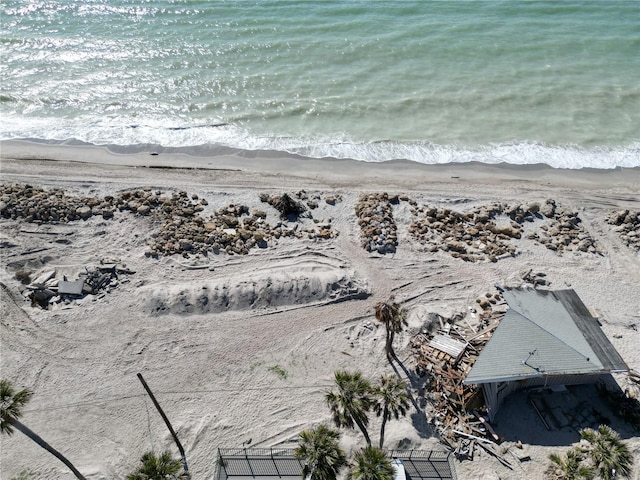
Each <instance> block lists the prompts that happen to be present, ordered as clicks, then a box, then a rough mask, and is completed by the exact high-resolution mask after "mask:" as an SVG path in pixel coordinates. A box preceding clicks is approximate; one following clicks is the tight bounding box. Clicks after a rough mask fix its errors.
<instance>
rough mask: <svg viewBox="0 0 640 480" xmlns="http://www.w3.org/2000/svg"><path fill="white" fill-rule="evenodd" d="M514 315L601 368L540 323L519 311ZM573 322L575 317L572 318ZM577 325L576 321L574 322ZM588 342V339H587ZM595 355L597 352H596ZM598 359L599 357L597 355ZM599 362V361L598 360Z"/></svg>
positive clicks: (599, 366)
mask: <svg viewBox="0 0 640 480" xmlns="http://www.w3.org/2000/svg"><path fill="white" fill-rule="evenodd" d="M509 308H510V309H511V306H509ZM514 313H517V314H518V316H520V317H522V318H524V319H525V320H526V321H528V322H529V323H531V324H533V325H534V326H535V327H537V328H538V329H539V330H542V331H543V332H545V333H546V334H547V335H550V336H552V337H553V338H555V339H556V340H558V341H559V342H560V343H561V344H563V345H564V346H565V347H568V348H569V349H570V350H573V351H574V352H576V353H577V354H578V355H580V356H581V357H582V358H584V359H585V360H586V361H587V362H589V363H590V364H592V365H593V366H594V367H598V368H601V367H602V365H596V364H595V363H593V362H592V360H591V357H587V356H586V355H585V354H584V353H582V352H581V351H580V350H577V349H576V348H574V347H572V346H571V345H569V344H568V343H567V342H565V341H564V340H563V339H561V338H560V337H558V336H557V335H554V334H553V333H551V332H550V331H549V330H547V329H546V328H543V327H542V326H541V325H540V324H539V323H536V322H534V321H533V320H532V319H531V318H529V317H527V316H526V315H523V314H522V313H520V312H519V311H517V310H515V309H514ZM571 319H572V320H573V317H572V318H571ZM574 323H575V321H574ZM578 331H580V335H582V336H583V338H584V335H583V333H582V330H580V329H579V328H578ZM585 341H586V338H585ZM594 353H595V352H594ZM596 357H597V355H596ZM598 360H599V359H598Z"/></svg>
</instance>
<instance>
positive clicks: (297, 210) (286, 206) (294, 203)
mask: <svg viewBox="0 0 640 480" xmlns="http://www.w3.org/2000/svg"><path fill="white" fill-rule="evenodd" d="M302 196H305V198H306V192H304V191H303V190H302V191H301V192H299V194H298V197H302ZM260 201H261V202H264V203H268V204H269V205H271V206H272V207H273V208H275V209H276V210H278V212H280V218H281V219H282V220H287V219H290V220H293V221H295V220H297V219H298V217H299V216H301V215H304V214H305V212H306V211H307V208H306V207H305V206H304V205H303V204H302V202H300V201H298V200H296V199H295V198H292V197H291V196H290V195H289V194H288V193H283V194H282V195H276V196H274V197H272V196H270V195H267V194H266V193H263V194H261V195H260ZM316 206H317V203H316Z"/></svg>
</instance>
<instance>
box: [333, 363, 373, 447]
mask: <svg viewBox="0 0 640 480" xmlns="http://www.w3.org/2000/svg"><path fill="white" fill-rule="evenodd" d="M334 376H335V382H336V387H337V391H333V390H332V391H330V392H329V393H327V395H326V396H325V400H326V402H327V405H328V406H329V409H330V410H331V413H332V414H333V421H334V423H335V424H336V427H338V428H340V427H346V428H354V425H357V426H358V428H359V429H360V431H361V432H362V434H363V435H364V439H365V440H366V442H367V445H371V439H370V438H369V434H368V432H367V425H368V424H369V417H368V416H367V414H368V413H369V410H371V406H372V404H373V400H372V388H371V384H370V383H369V381H368V380H366V379H365V378H363V377H362V373H360V372H358V371H356V372H353V373H351V372H347V371H346V370H338V371H337V372H335V374H334Z"/></svg>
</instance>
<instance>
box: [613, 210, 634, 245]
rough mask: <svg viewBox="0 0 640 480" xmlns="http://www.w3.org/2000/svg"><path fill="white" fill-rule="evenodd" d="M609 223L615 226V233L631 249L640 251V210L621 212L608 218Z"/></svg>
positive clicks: (614, 213)
mask: <svg viewBox="0 0 640 480" xmlns="http://www.w3.org/2000/svg"><path fill="white" fill-rule="evenodd" d="M607 223H609V224H610V225H615V226H614V227H613V231H614V232H617V233H618V235H620V238H621V239H622V241H623V242H624V243H625V244H626V245H627V246H629V247H631V248H634V249H635V250H637V251H640V210H619V211H616V212H612V213H611V214H610V215H609V216H608V217H607Z"/></svg>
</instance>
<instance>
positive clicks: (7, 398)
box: [0, 379, 85, 480]
mask: <svg viewBox="0 0 640 480" xmlns="http://www.w3.org/2000/svg"><path fill="white" fill-rule="evenodd" d="M32 395H33V392H32V391H31V390H29V389H28V388H25V389H23V390H20V391H19V392H17V391H16V390H15V388H14V387H13V385H12V384H11V382H9V381H8V380H4V379H2V380H0V432H1V433H2V434H5V435H12V434H13V429H14V428H15V429H16V430H18V431H19V432H22V433H24V434H25V435H26V436H27V437H29V438H30V439H31V440H33V441H34V442H36V443H37V444H38V445H40V446H41V447H42V448H44V449H45V450H46V451H47V452H49V453H50V454H52V455H53V456H54V457H56V458H57V459H58V460H60V461H61V462H62V463H64V464H65V465H66V466H67V468H69V470H71V471H72V472H73V474H74V475H75V476H76V478H79V479H81V480H85V478H84V477H83V476H82V474H81V473H80V472H79V471H78V470H77V469H76V467H74V466H73V464H72V463H71V462H70V461H69V460H67V458H66V457H65V456H64V455H62V454H61V453H60V452H59V451H57V450H56V449H55V448H53V447H52V446H51V445H49V444H48V443H47V442H46V441H45V440H44V439H43V438H42V437H40V436H39V435H38V434H36V433H35V432H34V431H32V430H31V429H30V428H29V427H27V426H26V425H24V424H23V423H22V422H20V420H18V419H19V418H20V417H21V416H22V407H24V406H25V405H26V403H27V402H28V401H29V399H30V398H31V396H32Z"/></svg>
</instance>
